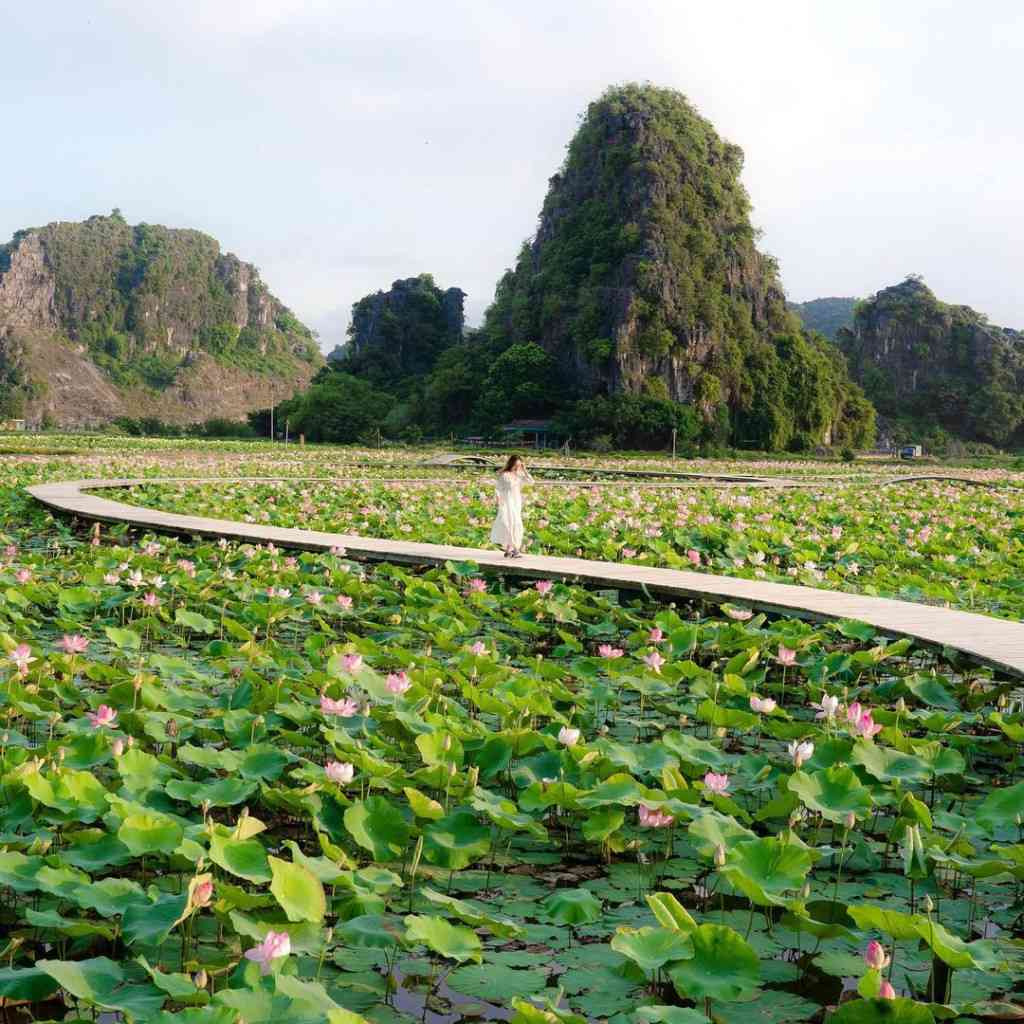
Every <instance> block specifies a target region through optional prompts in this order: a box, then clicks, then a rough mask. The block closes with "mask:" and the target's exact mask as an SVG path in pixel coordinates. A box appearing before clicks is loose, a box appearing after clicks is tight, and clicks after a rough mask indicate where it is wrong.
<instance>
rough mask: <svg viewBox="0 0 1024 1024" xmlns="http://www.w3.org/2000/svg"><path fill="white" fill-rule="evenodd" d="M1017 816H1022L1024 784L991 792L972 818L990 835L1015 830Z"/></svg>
mask: <svg viewBox="0 0 1024 1024" xmlns="http://www.w3.org/2000/svg"><path fill="white" fill-rule="evenodd" d="M1019 815H1024V782H1018V783H1017V785H1015V786H1006V787H1005V788H1004V789H994V790H992V792H991V793H989V795H988V796H987V797H985V799H984V800H983V801H982V802H981V806H980V807H979V808H978V809H977V811H975V814H974V818H975V820H976V821H977V822H978V823H979V824H980V825H981V826H982V828H984V829H986V830H987V831H988V832H989V834H992V833H994V832H996V831H997V830H999V829H1010V828H1015V827H1016V822H1017V817H1018V816H1019Z"/></svg>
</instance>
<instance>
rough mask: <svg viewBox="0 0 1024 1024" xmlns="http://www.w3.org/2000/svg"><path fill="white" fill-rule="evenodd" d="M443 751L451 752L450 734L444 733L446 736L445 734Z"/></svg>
mask: <svg viewBox="0 0 1024 1024" xmlns="http://www.w3.org/2000/svg"><path fill="white" fill-rule="evenodd" d="M443 749H444V750H445V752H447V751H449V750H451V749H452V737H451V733H446V734H445V737H444V747H443Z"/></svg>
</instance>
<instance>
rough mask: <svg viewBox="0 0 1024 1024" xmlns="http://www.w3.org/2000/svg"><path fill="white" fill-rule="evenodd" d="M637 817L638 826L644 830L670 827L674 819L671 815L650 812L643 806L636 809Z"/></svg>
mask: <svg viewBox="0 0 1024 1024" xmlns="http://www.w3.org/2000/svg"><path fill="white" fill-rule="evenodd" d="M637 815H638V816H639V819H640V824H641V825H643V826H644V827H645V828H666V827H667V826H668V825H671V824H672V822H673V821H675V818H674V817H673V816H672V815H671V814H662V813H661V811H656V810H651V809H650V808H648V807H646V806H645V805H644V804H640V806H639V807H638V808H637Z"/></svg>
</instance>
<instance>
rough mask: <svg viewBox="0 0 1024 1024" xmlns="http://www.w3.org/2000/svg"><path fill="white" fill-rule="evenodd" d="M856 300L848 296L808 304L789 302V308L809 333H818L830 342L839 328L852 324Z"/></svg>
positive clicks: (815, 300)
mask: <svg viewBox="0 0 1024 1024" xmlns="http://www.w3.org/2000/svg"><path fill="white" fill-rule="evenodd" d="M856 305H857V300H856V299H854V298H851V297H849V296H830V297H829V298H824V299H811V300H810V301H809V302H791V303H790V304H789V308H790V309H791V310H792V311H793V312H794V313H796V315H797V316H798V317H800V319H801V321H802V322H803V325H804V327H806V328H807V330H809V331H818V333H819V334H824V335H825V337H826V338H828V339H829V340H830V341H835V340H836V335H837V334H838V333H839V329H840V328H841V327H849V326H850V325H851V324H852V323H853V313H854V309H855V307H856Z"/></svg>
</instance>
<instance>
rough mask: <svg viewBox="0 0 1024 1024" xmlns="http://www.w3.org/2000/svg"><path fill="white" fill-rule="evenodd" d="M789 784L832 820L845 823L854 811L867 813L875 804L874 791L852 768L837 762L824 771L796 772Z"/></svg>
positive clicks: (803, 798) (811, 807) (806, 800)
mask: <svg viewBox="0 0 1024 1024" xmlns="http://www.w3.org/2000/svg"><path fill="white" fill-rule="evenodd" d="M789 788H790V790H792V791H793V792H794V793H796V795H797V796H799V797H800V800H801V801H802V802H803V803H804V805H805V806H807V807H809V808H810V809H811V810H812V811H818V812H819V813H820V814H821V815H822V816H823V817H825V818H827V819H828V820H829V821H834V822H836V823H841V822H842V821H843V819H844V818H845V817H846V816H847V815H848V814H849V813H850V812H851V811H852V812H853V813H854V814H858V815H861V814H864V813H865V812H866V811H867V810H868V809H869V808H870V807H871V793H870V792H869V790H868V788H867V787H866V786H864V785H863V784H862V783H861V781H860V779H858V778H857V776H856V774H855V773H854V771H853V769H852V768H847V767H845V766H838V765H837V766H834V767H832V768H826V769H824V771H820V772H814V773H813V774H811V775H808V774H807V772H802V771H797V772H794V773H793V774H792V775H791V776H790V779H789Z"/></svg>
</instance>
